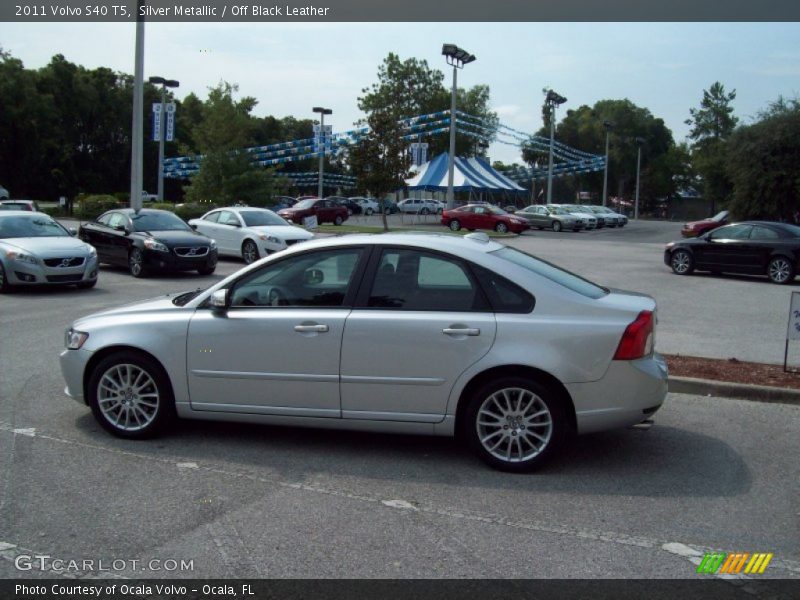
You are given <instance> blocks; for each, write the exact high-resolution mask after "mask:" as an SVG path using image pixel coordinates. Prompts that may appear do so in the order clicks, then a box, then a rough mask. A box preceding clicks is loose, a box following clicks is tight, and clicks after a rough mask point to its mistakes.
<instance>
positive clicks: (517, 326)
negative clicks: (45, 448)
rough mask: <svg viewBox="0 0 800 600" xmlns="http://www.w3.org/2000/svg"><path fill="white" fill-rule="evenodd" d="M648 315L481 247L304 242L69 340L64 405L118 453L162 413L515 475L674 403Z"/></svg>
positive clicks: (612, 294) (651, 307)
mask: <svg viewBox="0 0 800 600" xmlns="http://www.w3.org/2000/svg"><path fill="white" fill-rule="evenodd" d="M655 323H656V303H655V301H654V300H653V299H652V298H650V297H648V296H644V295H642V294H637V293H632V292H621V291H616V290H614V291H611V290H608V289H606V288H603V287H601V286H599V285H596V284H594V283H592V282H590V281H587V280H585V279H583V278H581V277H579V276H577V275H574V274H572V273H569V272H567V271H564V270H562V269H560V268H558V267H557V266H555V265H552V264H550V263H547V262H545V261H543V260H540V259H538V258H536V257H534V256H532V255H529V254H525V253H523V252H520V251H518V250H515V249H512V248H509V247H506V246H503V245H501V244H498V243H495V242H492V241H490V240H489V238H488V237H487V236H486V235H485V234H482V233H478V234H470V235H468V236H466V237H465V238H460V237H456V236H449V235H430V234H429V235H426V234H385V235H380V236H365V235H354V236H342V237H335V238H327V239H323V240H313V241H310V242H306V243H304V244H301V245H295V246H292V247H290V248H289V249H287V250H285V251H283V252H281V253H278V254H275V255H272V256H269V257H267V258H265V259H262V260H260V261H258V262H256V263H254V264H252V265H250V266H248V267H245V268H243V269H242V270H241V271H239V272H238V273H234V274H233V275H231V276H229V277H228V278H226V279H224V280H222V281H220V282H219V283H217V284H215V285H213V286H211V287H210V288H208V289H207V290H203V291H195V292H187V293H182V294H174V295H171V296H168V297H162V298H157V299H154V300H150V301H145V302H141V303H138V304H133V305H128V306H124V307H121V308H117V309H113V310H108V311H105V312H101V313H97V314H94V315H91V316H88V317H85V318H83V319H79V320H78V321H76V322H74V323H73V324H72V325H71V327H69V329H68V330H67V332H66V349H65V350H64V351H63V352H62V354H61V368H62V372H63V375H64V378H65V380H66V383H67V387H66V392H67V394H68V395H69V396H71V397H73V398H75V399H77V400H79V401H80V402H85V403H86V404H88V405H89V407H91V410H92V411H93V413H94V415H95V417H96V418H97V420H98V421H99V423H100V424H101V425H102V426H103V427H104V428H105V429H107V430H108V431H109V432H111V433H113V434H115V435H118V436H120V437H125V438H143V437H148V436H151V435H153V434H155V433H157V432H158V431H160V430H162V429H163V428H164V426H165V425H166V424H167V423H169V422H170V420H171V418H172V417H173V416H178V417H184V418H193V419H209V420H227V421H239V422H248V423H269V424H280V425H291V426H303V425H307V426H313V427H328V428H339V429H352V430H362V431H364V430H369V431H381V432H395V433H408V434H426V435H444V436H452V435H455V434H458V435H459V437H461V438H462V439H464V440H466V441H467V443H468V444H469V445H470V446H471V447H472V449H473V450H474V451H475V452H476V453H477V455H478V456H479V457H480V458H482V459H483V460H484V461H486V462H487V463H489V464H490V465H492V466H493V467H496V468H499V469H503V470H508V471H526V470H529V469H531V468H533V467H535V466H537V465H539V464H540V463H542V462H543V461H545V460H547V459H548V458H550V457H551V456H553V455H554V454H555V453H556V452H557V450H558V449H559V447H560V446H561V445H562V442H564V441H565V440H567V439H568V438H569V435H568V434H569V433H570V432H573V431H574V432H577V433H588V432H595V431H601V430H605V429H610V428H615V427H625V426H629V425H633V424H636V423H639V422H642V421H644V420H646V419H649V418H650V417H651V416H652V414H653V413H654V412H656V411H657V410H658V408H659V407H660V406H661V404H662V402H663V401H664V398H665V396H666V393H667V370H666V366H665V363H664V361H663V360H662V358H661V357H660V356H659V355H658V354H657V353H655V351H654V348H653V343H654V339H655Z"/></svg>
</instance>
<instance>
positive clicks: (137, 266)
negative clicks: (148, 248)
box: [128, 248, 147, 277]
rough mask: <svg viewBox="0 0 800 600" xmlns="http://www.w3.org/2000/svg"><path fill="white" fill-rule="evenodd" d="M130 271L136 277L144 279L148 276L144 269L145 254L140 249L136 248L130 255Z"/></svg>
mask: <svg viewBox="0 0 800 600" xmlns="http://www.w3.org/2000/svg"><path fill="white" fill-rule="evenodd" d="M128 270H129V271H130V272H131V275H133V276H134V277H144V276H145V275H146V274H147V273H146V270H145V267H144V254H142V251H141V250H140V249H139V248H134V249H133V250H131V253H130V254H129V255H128Z"/></svg>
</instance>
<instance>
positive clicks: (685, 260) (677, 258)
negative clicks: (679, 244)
mask: <svg viewBox="0 0 800 600" xmlns="http://www.w3.org/2000/svg"><path fill="white" fill-rule="evenodd" d="M669 266H670V267H672V271H673V272H674V273H675V274H677V275H689V274H691V273H692V271H694V258H692V255H691V254H689V253H688V252H687V251H686V250H675V252H673V253H672V256H671V257H670V259H669Z"/></svg>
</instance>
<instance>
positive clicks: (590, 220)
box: [550, 204, 597, 230]
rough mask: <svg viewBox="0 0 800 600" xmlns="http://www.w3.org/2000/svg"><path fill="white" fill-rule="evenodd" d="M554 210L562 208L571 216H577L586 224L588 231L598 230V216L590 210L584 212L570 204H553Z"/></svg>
mask: <svg viewBox="0 0 800 600" xmlns="http://www.w3.org/2000/svg"><path fill="white" fill-rule="evenodd" d="M550 206H551V207H552V208H562V209H564V210H565V211H567V212H568V213H569V214H571V215H575V216H576V217H578V218H579V219H582V220H583V222H584V223H586V229H587V230H589V229H597V215H596V214H594V213H593V212H591V211H589V210H582V209H579V208H577V207H575V206H571V205H569V204H551V205H550Z"/></svg>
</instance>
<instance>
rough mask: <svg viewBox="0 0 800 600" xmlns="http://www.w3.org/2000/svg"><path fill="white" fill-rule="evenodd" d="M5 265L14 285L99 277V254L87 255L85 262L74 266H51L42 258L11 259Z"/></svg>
mask: <svg viewBox="0 0 800 600" xmlns="http://www.w3.org/2000/svg"><path fill="white" fill-rule="evenodd" d="M46 260H52V259H46ZM4 267H5V272H6V277H7V278H8V281H9V283H11V284H12V285H64V284H74V283H81V282H84V281H94V280H95V279H97V255H94V256H88V257H85V259H84V261H83V263H81V264H80V265H77V266H74V267H62V266H53V267H51V266H48V265H46V264H44V263H43V262H42V259H39V262H37V264H32V263H29V262H25V261H21V260H9V261H7V262H6V263H5V265H4Z"/></svg>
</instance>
